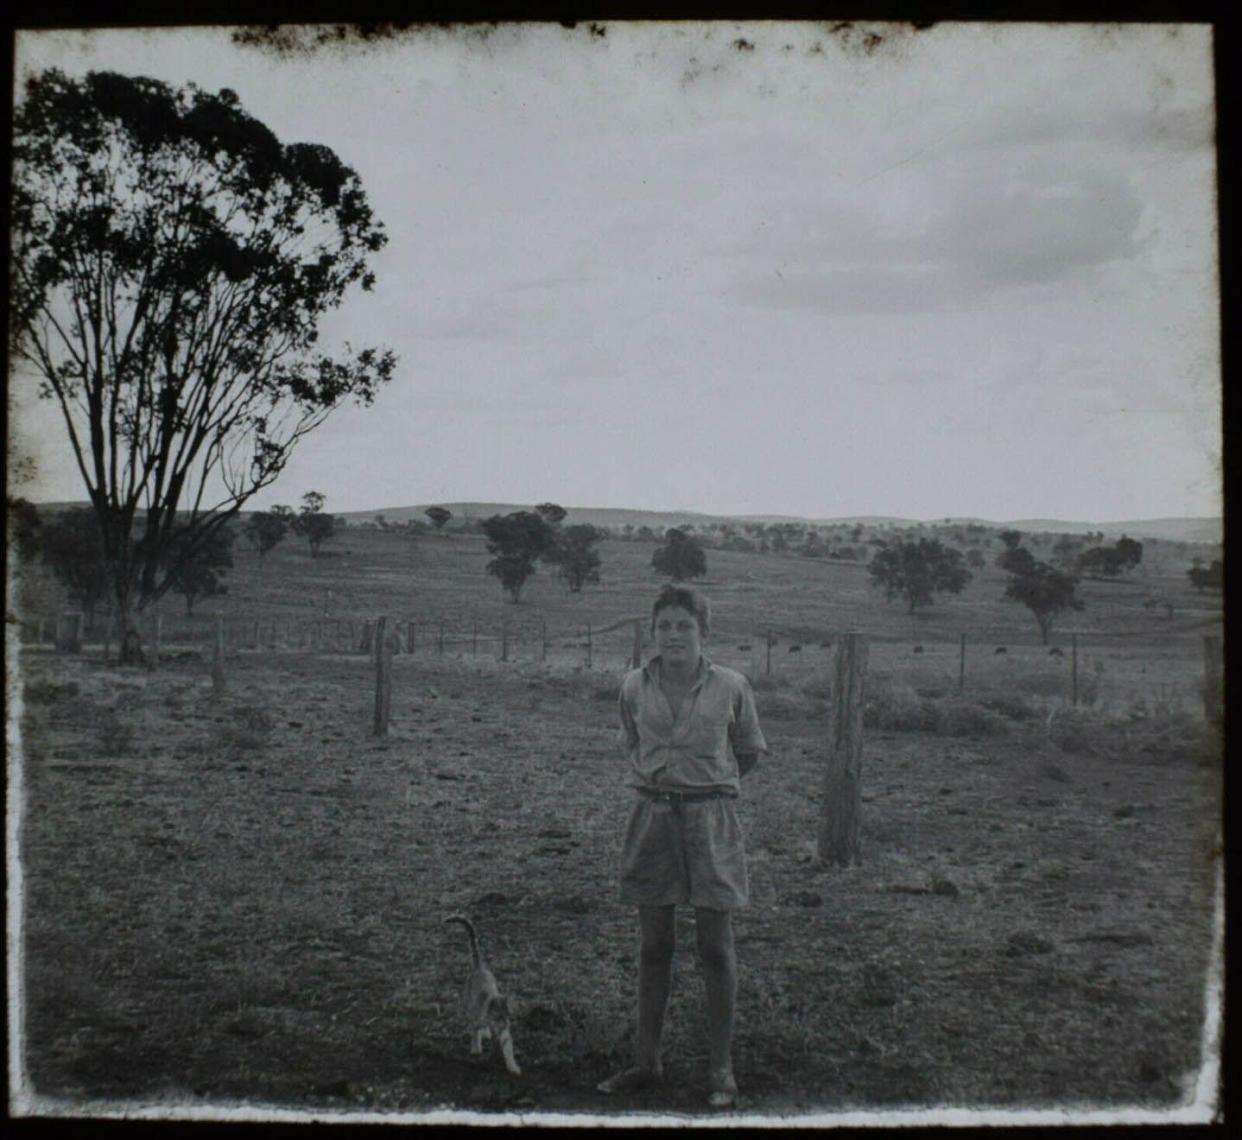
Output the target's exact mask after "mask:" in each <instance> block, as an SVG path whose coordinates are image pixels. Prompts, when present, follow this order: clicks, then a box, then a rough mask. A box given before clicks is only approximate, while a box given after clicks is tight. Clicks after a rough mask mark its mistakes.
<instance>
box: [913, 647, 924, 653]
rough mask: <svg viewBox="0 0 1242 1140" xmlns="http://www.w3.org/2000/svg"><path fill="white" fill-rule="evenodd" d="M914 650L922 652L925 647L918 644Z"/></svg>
mask: <svg viewBox="0 0 1242 1140" xmlns="http://www.w3.org/2000/svg"><path fill="white" fill-rule="evenodd" d="M914 652H915V653H922V652H923V647H922V646H921V645H916V646H915V647H914Z"/></svg>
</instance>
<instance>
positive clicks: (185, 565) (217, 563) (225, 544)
mask: <svg viewBox="0 0 1242 1140" xmlns="http://www.w3.org/2000/svg"><path fill="white" fill-rule="evenodd" d="M188 538H189V536H188V535H186V534H185V533H184V532H181V531H178V532H176V533H175V534H174V535H173V540H172V542H171V543H169V545H168V547H167V552H166V554H165V557H166V558H167V559H168V576H169V580H170V581H171V583H172V587H171V588H172V591H173V592H174V593H177V594H180V595H181V596H182V597H183V598H184V599H185V612H186V613H187V614H193V612H194V603H195V602H196V601H198V599H199V598H213V597H218V596H219V595H221V594H227V593H228V587H227V586H226V585H224V583H223V582H222V581H221V580H220V579H221V577H222V576H223V572H224V571H225V570H228V569H230V568H231V567H232V565H233V531H232V530H231V529H230V528H228V527H225V528H223V529H222V530H217V531H212V532H211V535H210V536H209V537H208V538H207V539H206V540H205V541H201V542H198V543H192V542H190V541H188Z"/></svg>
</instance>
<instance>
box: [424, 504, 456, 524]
mask: <svg viewBox="0 0 1242 1140" xmlns="http://www.w3.org/2000/svg"><path fill="white" fill-rule="evenodd" d="M423 514H425V515H426V516H427V517H428V518H429V519H430V520H431V525H432V526H434V527H435V528H436V530H443V529H444V524H445V523H446V522H448V521H449V519H451V518H452V517H453V512H452V511H450V510H449V509H448V507H428V508H427V509H426V510H425V511H423Z"/></svg>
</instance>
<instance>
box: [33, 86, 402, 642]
mask: <svg viewBox="0 0 1242 1140" xmlns="http://www.w3.org/2000/svg"><path fill="white" fill-rule="evenodd" d="M12 137H13V148H12V162H13V165H12V173H13V179H12V194H11V199H10V207H11V213H10V237H11V257H10V270H11V271H10V277H9V288H10V350H11V352H12V353H13V355H14V357H15V359H16V360H18V361H20V362H21V364H22V365H24V366H26V367H29V368H33V369H34V371H35V372H36V373H37V374H38V376H39V377H40V379H41V380H42V383H43V386H42V387H41V388H40V390H39V394H40V395H41V396H43V397H45V398H47V399H51V400H55V401H56V402H57V403H58V404H59V407H60V411H61V413H62V415H63V421H64V424H65V428H66V431H67V434H68V440H69V444H70V448H71V452H72V454H73V457H74V459H75V460H76V461H77V465H78V469H79V471H80V472H81V475H82V478H83V480H84V481H85V483H86V487H87V491H88V493H89V496H90V500H91V505H92V508H93V509H94V512H95V514H96V516H97V519H98V529H99V534H100V542H101V544H102V548H103V558H104V563H105V565H106V567H107V575H108V579H109V588H110V591H111V593H112V595H113V599H114V601H115V603H116V607H117V613H118V617H119V619H120V621H121V623H122V630H123V631H124V632H125V633H128V632H130V630H131V627H132V621H131V616H130V615H131V612H132V610H133V609H135V608H139V609H140V608H142V607H143V606H145V605H147V604H149V603H150V602H152V601H154V600H155V599H157V598H159V597H160V596H162V595H163V594H164V593H165V592H166V591H167V590H168V589H170V588H171V585H172V580H171V578H170V577H169V575H168V569H167V568H168V566H169V560H168V558H167V551H168V548H169V546H170V544H171V542H172V541H173V535H174V532H175V531H177V530H178V529H179V528H180V529H182V530H184V531H185V532H187V537H186V538H185V539H183V540H182V541H190V542H192V543H197V542H198V541H200V539H201V540H204V541H205V540H206V539H208V538H209V537H210V535H211V534H212V533H213V532H215V531H218V530H220V529H221V528H223V527H224V526H225V525H226V524H227V523H228V522H229V520H230V519H232V518H233V517H234V516H235V515H236V514H237V513H238V511H239V510H240V509H241V507H242V506H243V504H244V503H245V502H246V501H247V500H248V499H249V498H250V497H251V496H253V495H254V494H255V493H256V492H258V491H259V490H261V489H262V488H263V487H266V486H267V485H269V484H270V483H271V482H272V481H273V480H274V479H275V478H276V477H277V476H278V475H279V474H280V472H281V470H282V469H283V468H284V466H285V463H286V461H287V460H288V458H289V456H290V454H291V452H292V450H293V448H294V447H295V445H296V444H297V443H298V441H299V440H300V439H301V438H302V437H304V436H305V435H306V434H307V433H308V432H310V431H312V430H314V429H315V428H316V427H318V426H319V424H321V423H322V422H323V420H324V419H325V418H326V417H327V416H328V415H329V414H331V412H332V411H334V410H335V409H336V408H337V407H338V406H340V405H341V404H342V403H343V402H344V401H345V400H346V399H348V398H353V399H354V400H356V401H357V402H359V403H361V404H369V403H370V402H371V400H372V398H373V396H374V394H375V392H376V390H377V389H378V388H379V387H380V385H382V384H383V383H384V382H386V381H387V380H388V379H389V378H390V377H391V375H392V372H393V369H394V366H395V358H394V356H393V355H392V353H391V352H387V351H377V350H375V349H371V348H367V349H363V350H362V351H359V352H353V350H351V349H350V348H349V347H348V346H346V355H345V356H343V357H333V356H330V355H327V354H325V353H323V352H321V351H319V349H318V345H317V338H318V326H319V323H320V321H321V319H322V318H323V317H324V316H325V315H326V314H327V313H328V312H330V311H331V310H333V309H336V308H338V307H339V306H340V304H341V303H342V301H343V300H344V298H345V295H346V293H347V292H349V291H350V290H351V289H352V288H353V287H355V286H357V287H360V288H361V289H363V290H369V289H370V288H371V286H372V283H373V275H372V273H371V272H370V270H369V268H368V265H367V261H368V258H369V257H370V256H371V255H373V254H375V253H377V252H378V251H379V250H380V249H381V248H382V247H383V246H384V244H385V241H386V238H385V236H384V233H383V228H382V226H381V225H380V224H379V223H378V222H377V221H376V220H375V219H374V217H373V216H372V213H371V209H370V206H369V205H368V203H367V200H366V196H365V194H364V192H363V189H362V185H361V183H360V182H359V180H358V177H357V175H356V174H354V172H353V171H352V170H350V169H349V168H348V167H346V166H345V165H344V164H342V163H341V161H340V160H339V159H338V158H337V157H336V155H334V154H333V153H332V152H331V151H330V150H328V149H327V148H326V147H323V146H318V145H306V144H292V145H282V144H281V143H280V142H279V141H278V140H277V139H276V137H275V136H274V135H273V134H272V132H271V131H270V130H269V129H268V128H267V127H265V126H264V125H263V124H262V123H260V122H258V121H257V120H256V119H253V118H251V117H250V116H249V115H248V114H246V112H245V111H244V110H242V108H241V105H240V103H239V101H238V98H237V96H236V95H235V94H234V93H233V92H232V91H229V90H222V91H220V92H219V93H217V94H212V93H210V92H207V91H204V90H202V89H200V88H198V87H196V86H194V85H192V84H191V85H187V86H186V87H183V88H180V89H174V88H173V87H171V86H169V85H168V84H166V83H164V82H161V81H159V80H154V79H146V78H131V77H128V76H123V75H118V74H114V73H110V72H91V73H89V74H88V75H86V76H85V77H83V78H73V77H70V76H67V75H66V74H64V73H63V72H61V71H58V70H54V69H53V70H48V71H44V72H42V73H40V74H37V75H34V76H32V77H31V78H30V79H28V80H27V81H26V84H25V87H24V91H23V96H22V98H21V101H20V103H19V104H18V106H17V108H16V111H15V115H14V128H13V136H12ZM21 375H22V371H21V369H20V368H19V369H18V370H16V371H15V372H14V377H15V378H20V377H21ZM124 644H125V645H126V646H127V647H133V648H137V649H139V650H140V642H138V641H137V640H136V639H134V638H130V637H126V638H125V641H124ZM135 658H136V655H134V656H133V657H131V656H129V655H128V653H127V654H123V660H129V659H135Z"/></svg>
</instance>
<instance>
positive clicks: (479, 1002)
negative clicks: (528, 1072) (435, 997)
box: [444, 914, 522, 1077]
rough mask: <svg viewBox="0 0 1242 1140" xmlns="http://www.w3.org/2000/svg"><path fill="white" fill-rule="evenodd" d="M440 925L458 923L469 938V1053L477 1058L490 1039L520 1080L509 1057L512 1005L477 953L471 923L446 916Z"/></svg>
mask: <svg viewBox="0 0 1242 1140" xmlns="http://www.w3.org/2000/svg"><path fill="white" fill-rule="evenodd" d="M444 921H445V922H457V923H460V924H461V925H462V926H464V927H465V928H466V933H467V934H468V935H469V936H470V959H471V963H472V969H471V971H470V977H469V978H467V979H466V986H465V989H464V990H463V991H462V1008H463V1010H464V1011H465V1014H466V1023H467V1025H469V1027H470V1034H471V1036H470V1052H471V1054H472V1055H473V1056H476V1057H477V1056H478V1055H479V1054H481V1053H482V1052H483V1039H484V1038H485V1037H486V1038H491V1037H493V1036H494V1037H495V1038H496V1042H497V1044H498V1045H499V1046H500V1052H501V1054H502V1055H503V1057H504V1059H505V1068H506V1069H508V1070H509V1072H511V1073H512V1074H513V1075H514V1076H517V1077H520V1076H521V1075H522V1070H521V1069H520V1068H519V1067H518V1063H517V1061H516V1059H515V1058H514V1056H513V1034H512V1032H511V1031H510V1028H509V1022H510V1020H511V1019H512V1017H513V1002H512V1000H511V999H510V998H509V997H508V995H506V994H502V993H501V992H500V986H499V985H497V983H496V975H495V974H493V973H492V971H491V970H490V969H489V968H488V965H487V963H486V962H485V961H484V960H483V956H482V955H481V954H480V953H479V938H478V935H477V934H476V933H475V929H474V923H472V922H471V921H470V919H468V918H466V917H465V915H461V914H453V915H449V917H448V918H446V919H445V920H444Z"/></svg>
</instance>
